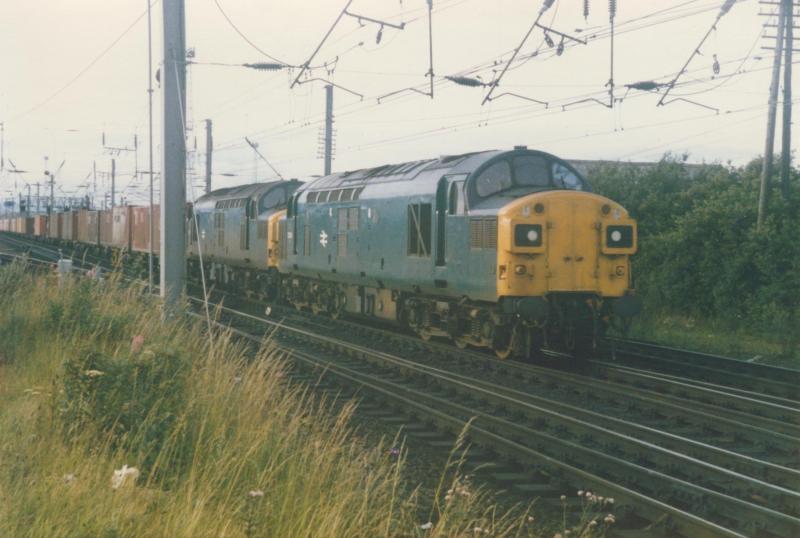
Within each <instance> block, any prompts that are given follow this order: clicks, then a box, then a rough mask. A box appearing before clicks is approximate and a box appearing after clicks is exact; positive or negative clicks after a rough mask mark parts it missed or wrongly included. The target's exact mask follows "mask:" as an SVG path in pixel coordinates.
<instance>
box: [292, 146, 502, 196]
mask: <svg viewBox="0 0 800 538" xmlns="http://www.w3.org/2000/svg"><path fill="white" fill-rule="evenodd" d="M501 153H503V152H502V151H497V150H491V151H479V152H472V153H462V154H461V155H444V156H442V157H439V158H438V159H424V160H421V161H409V162H405V163H399V164H384V165H381V166H375V167H373V168H362V169H360V170H351V171H348V172H338V173H336V174H331V175H329V176H323V177H320V178H317V179H315V180H313V181H310V182H308V183H306V184H305V185H304V187H301V189H302V190H307V191H315V190H321V189H331V188H339V187H358V186H361V185H365V184H367V183H384V182H389V181H408V180H411V179H414V178H415V177H417V176H418V175H419V174H420V173H422V172H427V171H430V170H439V171H441V174H442V175H445V174H453V173H469V172H472V171H474V170H476V169H477V168H478V167H479V166H480V165H482V164H483V163H485V162H486V161H488V160H489V159H491V158H492V157H495V156H496V155H499V154H501Z"/></svg>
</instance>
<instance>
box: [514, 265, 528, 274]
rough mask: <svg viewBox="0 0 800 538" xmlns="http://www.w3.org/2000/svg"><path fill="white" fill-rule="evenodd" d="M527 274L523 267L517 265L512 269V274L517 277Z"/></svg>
mask: <svg viewBox="0 0 800 538" xmlns="http://www.w3.org/2000/svg"><path fill="white" fill-rule="evenodd" d="M527 272H528V269H527V268H526V267H525V266H524V265H517V266H515V267H514V274H517V275H524V274H525V273H527Z"/></svg>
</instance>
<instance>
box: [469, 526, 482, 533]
mask: <svg viewBox="0 0 800 538" xmlns="http://www.w3.org/2000/svg"><path fill="white" fill-rule="evenodd" d="M472 532H474V533H475V534H480V533H482V532H483V529H482V528H480V527H475V528H474V529H472Z"/></svg>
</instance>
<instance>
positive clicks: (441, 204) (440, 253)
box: [436, 177, 448, 267]
mask: <svg viewBox="0 0 800 538" xmlns="http://www.w3.org/2000/svg"><path fill="white" fill-rule="evenodd" d="M447 185H448V182H447V178H446V177H443V178H442V179H440V180H439V184H438V185H437V187H436V265H437V266H439V267H441V266H443V265H445V263H446V259H447V257H446V252H445V248H446V244H447V233H446V232H447V230H446V229H445V225H446V224H445V223H446V222H447V191H448V189H447Z"/></svg>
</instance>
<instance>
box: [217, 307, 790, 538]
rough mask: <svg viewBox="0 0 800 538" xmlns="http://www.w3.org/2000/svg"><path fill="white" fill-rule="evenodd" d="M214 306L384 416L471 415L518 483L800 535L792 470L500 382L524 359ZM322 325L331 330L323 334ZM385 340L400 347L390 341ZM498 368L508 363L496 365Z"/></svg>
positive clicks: (668, 516)
mask: <svg viewBox="0 0 800 538" xmlns="http://www.w3.org/2000/svg"><path fill="white" fill-rule="evenodd" d="M220 312H221V313H222V319H221V320H220V322H221V323H223V324H225V325H228V326H232V327H233V330H235V331H237V333H238V334H240V335H241V336H244V337H246V338H249V339H254V340H259V339H260V338H261V335H262V334H263V333H264V331H265V330H267V328H269V331H270V332H271V333H272V334H273V335H274V336H275V337H276V338H277V340H278V342H279V343H280V345H282V346H285V348H286V349H287V350H291V353H292V356H293V357H295V358H296V359H297V360H300V361H301V362H303V363H305V364H306V365H313V366H314V368H316V369H317V370H318V371H325V372H326V374H325V375H326V376H333V377H334V378H336V379H338V380H339V381H340V382H341V385H342V386H343V387H348V386H349V387H350V388H351V389H352V385H353V384H355V385H356V386H358V387H360V389H359V390H360V392H362V393H363V394H365V395H366V394H367V393H368V394H369V397H370V398H377V399H378V400H380V401H381V402H383V403H384V404H385V405H392V406H394V407H395V408H396V410H395V411H386V412H385V413H386V414H388V416H389V417H390V418H395V419H396V415H397V413H403V414H407V415H410V416H409V417H408V418H407V419H405V422H406V423H408V422H411V423H412V424H417V425H419V424H420V423H422V424H423V426H422V427H423V428H425V427H428V428H430V427H431V426H433V425H435V426H436V427H437V428H439V429H442V430H444V431H448V432H454V433H457V432H458V431H459V430H460V429H461V428H462V427H463V425H464V424H465V422H467V421H469V420H473V421H474V422H473V424H472V427H471V430H470V437H471V440H472V442H474V443H475V444H476V445H478V446H479V447H480V448H481V449H483V450H484V451H487V452H488V453H489V454H491V455H492V456H491V457H493V458H499V459H505V460H509V461H514V462H517V463H518V464H521V470H520V471H518V472H517V473H516V474H515V475H514V477H515V483H514V485H513V487H514V489H516V490H517V491H520V492H528V493H529V494H530V495H532V496H544V497H547V496H551V497H552V496H556V497H557V496H558V495H560V494H561V493H563V492H565V491H569V489H570V488H574V489H587V488H590V489H592V490H593V491H600V492H603V493H604V494H606V495H609V496H613V497H614V498H615V499H616V500H617V503H618V504H624V505H625V507H626V508H625V509H624V510H623V512H625V513H627V517H626V521H628V522H634V521H636V518H644V519H646V520H648V521H650V522H659V523H658V525H660V526H664V527H665V528H669V529H671V530H672V531H677V532H679V533H680V534H684V535H686V536H755V535H760V534H763V533H770V534H771V535H774V536H787V537H788V536H795V535H796V534H797V533H798V532H800V519H798V507H800V503H798V500H800V496H799V495H798V493H797V485H798V480H799V479H800V472H798V470H797V468H796V467H795V468H792V467H786V466H782V465H778V464H775V463H770V462H768V461H763V460H760V459H758V458H754V457H751V456H745V455H743V454H739V453H736V452H732V451H727V450H723V449H720V448H718V447H714V446H713V445H710V444H707V443H704V442H702V441H698V440H694V439H691V438H688V437H679V436H676V435H675V434H672V433H670V432H668V431H663V430H659V429H657V428H653V427H646V426H643V425H642V424H638V423H636V422H633V421H630V420H623V419H619V418H616V417H613V416H609V415H606V414H604V413H601V412H597V411H589V410H587V409H586V408H585V407H581V406H578V405H567V404H565V403H564V402H563V401H560V400H558V399H550V398H547V397H542V396H539V395H537V394H534V393H532V392H531V391H524V390H518V389H517V388H513V387H511V386H509V384H508V383H507V382H506V381H508V379H507V378H508V377H509V376H510V377H518V376H519V369H518V368H526V367H527V365H516V364H513V363H502V362H499V361H496V360H493V361H491V364H490V367H489V368H486V365H487V363H483V367H484V368H483V371H481V369H480V365H477V364H475V363H474V362H472V363H471V364H470V365H469V369H468V371H469V375H466V374H464V373H461V372H459V371H454V370H453V369H452V368H451V367H452V366H453V365H452V364H446V363H442V361H443V359H442V358H441V357H440V356H438V355H432V354H430V348H428V347H427V346H428V344H425V345H424V347H423V350H424V351H426V352H423V353H419V350H420V349H419V348H418V347H417V351H416V353H414V352H412V355H416V357H415V358H408V357H407V356H405V355H407V354H406V353H398V352H394V353H391V352H387V351H381V350H378V349H376V346H374V345H369V346H366V345H362V344H361V343H359V342H357V341H354V340H358V337H357V336H356V338H355V339H354V338H353V336H354V334H353V332H352V331H345V332H343V331H342V329H343V326H342V325H341V324H340V322H338V321H337V322H333V323H331V325H328V324H327V323H320V322H319V320H314V321H313V322H312V326H311V327H308V326H306V327H301V326H300V325H302V322H301V323H298V324H297V325H295V324H290V325H287V324H286V323H287V322H286V319H283V320H282V321H281V322H277V321H272V320H268V319H265V318H263V317H260V316H254V315H252V314H248V313H245V312H241V311H239V310H235V309H230V308H222V309H221V310H220ZM342 323H347V322H342ZM326 326H328V330H331V329H333V331H334V333H337V334H338V336H330V335H329V334H325V333H326V330H325V328H326ZM342 334H347V335H348V338H347V339H342V338H341V335H342ZM372 337H373V338H372V339H373V342H372V343H373V344H374V343H376V342H375V341H374V340H375V339H374V334H373V335H372ZM409 342H410V339H409ZM415 343H416V341H415ZM390 346H391V347H393V348H395V350H397V349H398V346H397V343H396V341H395V342H394V343H392V344H390ZM408 349H409V351H411V347H409V348H408ZM459 353H460V354H461V355H462V356H464V355H471V354H464V352H459ZM474 355H481V354H474ZM462 360H463V359H462ZM480 360H481V361H487V360H488V359H487V358H486V357H485V356H482V357H481V358H480ZM444 361H447V359H444ZM506 367H508V368H510V370H509V371H507V372H502V370H504V369H505V368H506ZM476 368H477V369H476ZM476 374H478V375H476ZM481 374H483V375H481ZM550 374H551V376H557V375H558V374H559V372H555V371H552V370H551V371H550ZM565 375H568V376H574V375H575V374H565ZM501 378H506V379H501ZM551 381H552V378H551ZM584 381H585V380H584ZM695 418H698V417H695ZM713 418H714V417H707V419H708V420H712V419H713ZM731 426H733V424H731ZM745 428H746V426H745ZM767 431H768V430H764V431H763V432H761V433H764V434H766V432H767ZM778 437H780V436H778ZM784 441H786V443H787V446H788V445H789V444H790V443H791V440H790V439H789V438H787V439H784ZM796 441H797V439H794V442H795V443H796ZM687 446H688V447H689V448H688V449H687V448H686V447H687ZM795 446H796V445H795ZM681 447H683V450H681ZM762 476H763V477H764V478H761V477H762Z"/></svg>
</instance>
